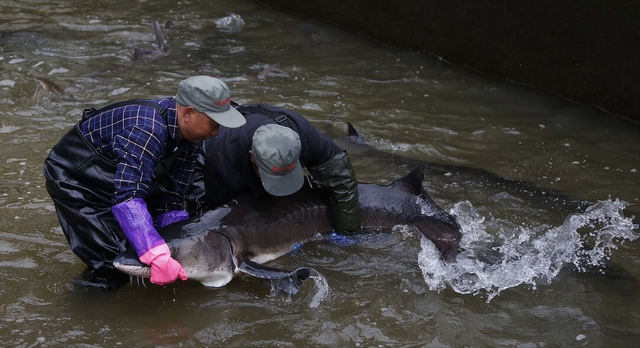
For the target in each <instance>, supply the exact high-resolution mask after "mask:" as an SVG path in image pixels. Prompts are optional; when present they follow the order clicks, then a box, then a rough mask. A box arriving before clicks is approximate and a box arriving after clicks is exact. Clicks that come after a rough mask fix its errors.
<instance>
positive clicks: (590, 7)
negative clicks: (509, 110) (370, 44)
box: [257, 0, 640, 122]
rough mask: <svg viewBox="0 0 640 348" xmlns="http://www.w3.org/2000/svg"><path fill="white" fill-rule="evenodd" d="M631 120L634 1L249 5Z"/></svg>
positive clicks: (638, 8) (639, 71)
mask: <svg viewBox="0 0 640 348" xmlns="http://www.w3.org/2000/svg"><path fill="white" fill-rule="evenodd" d="M257 1H258V2H260V3H262V4H265V5H267V6H272V7H274V8H277V9H280V10H283V11H287V12H291V13H295V14H298V15H300V16H308V17H310V18H314V19H319V20H323V21H326V22H330V23H334V24H336V25H338V26H340V27H342V28H344V29H347V30H350V31H355V32H359V33H362V34H364V35H366V36H368V37H371V38H373V39H375V40H378V41H380V42H383V43H386V44H389V45H391V46H394V47H398V48H408V49H416V50H424V51H427V52H429V53H431V54H434V55H436V56H440V57H442V58H444V59H445V60H447V61H449V62H451V63H453V64H461V65H465V66H468V67H470V68H472V69H474V70H478V71H480V72H483V73H486V74H488V75H491V76H494V77H497V78H501V79H507V80H510V81H514V82H517V83H522V84H525V85H530V86H535V87H539V88H542V89H545V90H548V91H552V92H554V93H556V94H559V95H561V96H563V97H565V98H568V99H570V100H573V101H575V102H579V103H584V104H589V105H595V106H598V107H600V108H602V109H604V110H607V111H608V112H611V113H613V114H617V115H621V116H624V117H627V118H630V119H634V120H635V121H636V122H638V121H640V1H637V0H626V1H625V0H553V1H550V0H527V1H524V0H484V1H476V0H467V1H464V0H460V1H457V0H413V1H410V0H395V1H390V0H313V1H300V0H257Z"/></svg>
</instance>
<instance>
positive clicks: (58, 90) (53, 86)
mask: <svg viewBox="0 0 640 348" xmlns="http://www.w3.org/2000/svg"><path fill="white" fill-rule="evenodd" d="M35 79H36V81H38V82H40V85H42V88H44V90H45V91H47V92H51V93H55V94H64V88H62V87H60V85H58V84H57V83H55V82H53V81H51V80H49V79H48V78H45V77H36V78H35ZM36 93H37V90H36Z"/></svg>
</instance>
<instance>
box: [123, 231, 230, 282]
mask: <svg viewBox="0 0 640 348" xmlns="http://www.w3.org/2000/svg"><path fill="white" fill-rule="evenodd" d="M167 245H169V248H170V249H171V255H172V257H173V258H174V259H176V260H179V262H180V265H181V266H182V268H183V269H184V271H185V273H186V274H187V278H188V279H192V280H196V281H199V282H200V283H202V284H203V285H204V286H206V287H215V288H218V287H222V286H225V285H227V283H229V282H230V281H231V279H233V276H234V273H235V272H236V268H237V267H236V260H235V258H234V257H233V254H232V252H231V246H230V244H229V241H228V240H227V238H226V237H225V236H224V235H222V234H219V233H217V232H215V231H212V232H209V233H207V234H200V235H198V236H192V237H187V238H179V239H173V240H167ZM113 266H114V267H115V268H116V269H118V270H119V271H121V272H123V273H126V274H129V275H131V276H136V277H143V278H150V277H151V267H149V266H148V265H145V264H143V263H142V262H140V260H139V259H138V256H137V255H136V253H135V251H134V250H133V248H129V249H127V250H126V251H124V252H123V253H121V254H119V255H118V256H117V257H116V258H115V259H114V261H113Z"/></svg>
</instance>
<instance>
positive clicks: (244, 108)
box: [236, 104, 291, 128]
mask: <svg viewBox="0 0 640 348" xmlns="http://www.w3.org/2000/svg"><path fill="white" fill-rule="evenodd" d="M236 110H238V111H239V112H240V113H241V114H243V115H245V116H246V115H247V114H260V115H264V116H267V117H270V118H272V119H273V120H274V121H276V122H277V123H278V124H283V123H284V122H287V121H288V120H289V118H288V117H287V115H285V114H284V113H282V112H278V111H274V110H270V109H267V107H266V106H265V105H264V104H255V105H241V106H238V107H236ZM288 123H289V122H287V124H284V126H287V127H289V124H288ZM289 128H291V127H289Z"/></svg>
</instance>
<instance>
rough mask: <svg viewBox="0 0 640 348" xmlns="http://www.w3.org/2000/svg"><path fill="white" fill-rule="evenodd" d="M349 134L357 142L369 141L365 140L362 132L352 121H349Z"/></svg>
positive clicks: (364, 142)
mask: <svg viewBox="0 0 640 348" xmlns="http://www.w3.org/2000/svg"><path fill="white" fill-rule="evenodd" d="M347 134H348V136H349V137H351V138H352V139H353V140H354V141H355V142H356V143H361V144H366V143H367V141H366V140H364V138H363V137H362V135H360V132H358V130H357V129H356V127H354V126H353V125H352V124H351V122H347Z"/></svg>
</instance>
